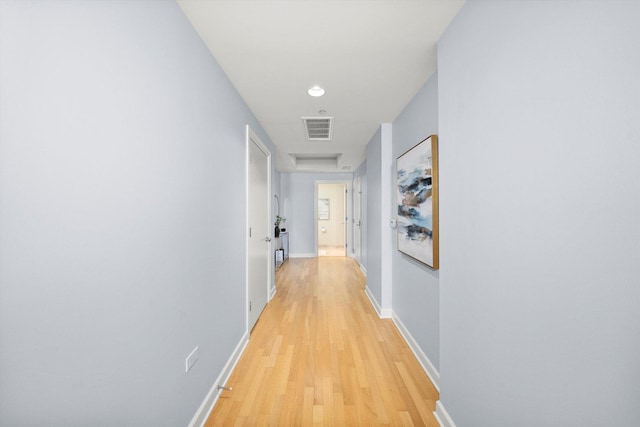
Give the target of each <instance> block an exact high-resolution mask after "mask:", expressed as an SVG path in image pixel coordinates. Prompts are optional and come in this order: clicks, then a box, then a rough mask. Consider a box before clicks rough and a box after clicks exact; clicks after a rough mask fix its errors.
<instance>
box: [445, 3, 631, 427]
mask: <svg viewBox="0 0 640 427" xmlns="http://www.w3.org/2000/svg"><path fill="white" fill-rule="evenodd" d="M638 17H640V3H638V2H631V1H589V2H575V1H554V2H543V1H518V2H505V1H482V2H467V3H466V5H465V6H464V7H463V9H462V10H461V12H460V13H459V14H458V16H457V17H456V19H455V20H454V22H453V23H452V24H451V26H450V27H449V28H448V30H447V31H446V32H445V34H444V36H443V37H442V39H441V41H440V43H439V46H438V64H439V71H438V84H439V87H438V92H439V116H440V123H439V127H440V129H439V132H440V139H441V144H440V172H441V175H440V176H441V192H440V201H441V205H440V213H441V215H440V220H441V231H442V233H441V236H442V238H441V259H440V261H441V266H442V268H441V270H440V299H441V307H440V314H441V334H440V337H441V340H440V375H441V402H442V403H443V405H444V407H445V408H446V409H447V411H448V412H449V414H450V415H451V417H452V418H453V421H454V422H455V423H456V425H458V426H460V427H465V426H495V427H501V426H504V427H510V426H516V425H517V426H519V427H534V426H535V427H538V426H542V425H545V426H551V425H553V426H587V425H588V426H596V425H611V426H613V425H615V426H625V427H632V426H638V425H640V406H639V405H638V399H639V396H640V369H639V368H638V360H639V358H640V339H639V338H640V287H639V286H638V277H640V262H638V254H640V225H639V224H640V223H639V222H638V218H640V179H638V159H639V158H640V145H639V144H638V141H640V120H638V111H640V84H639V80H638V76H640V55H638V40H640V26H638Z"/></svg>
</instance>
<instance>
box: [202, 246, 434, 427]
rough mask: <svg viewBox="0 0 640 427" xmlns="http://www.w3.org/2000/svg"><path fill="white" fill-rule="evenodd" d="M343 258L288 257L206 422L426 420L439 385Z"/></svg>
mask: <svg viewBox="0 0 640 427" xmlns="http://www.w3.org/2000/svg"><path fill="white" fill-rule="evenodd" d="M364 284H365V279H364V277H363V275H362V273H361V272H360V269H359V268H358V266H357V264H356V263H355V262H354V261H353V259H351V258H340V257H336V258H306V259H304V258H295V259H290V260H289V261H288V262H286V263H285V264H284V265H283V266H282V268H281V269H280V270H279V271H278V273H277V277H276V286H277V293H276V296H275V297H274V298H273V300H272V301H271V302H270V303H269V304H268V305H267V307H266V308H265V310H264V312H263V313H262V316H261V317H260V319H259V320H258V323H257V324H256V326H255V328H254V329H253V331H252V333H251V338H250V340H249V344H248V345H247V348H246V349H245V351H244V353H243V355H242V357H241V358H240V360H239V361H238V364H237V365H236V368H235V370H234V371H233V373H232V374H231V377H230V379H229V382H228V383H227V385H228V386H230V387H233V391H231V392H228V391H224V392H222V394H221V395H220V398H219V400H218V402H217V404H216V406H215V408H214V409H213V411H212V413H211V416H210V417H209V420H208V421H207V424H206V426H218V425H225V426H231V425H234V426H245V425H246V426H249V425H252V426H253V425H272V426H313V425H335V426H373V425H401V426H412V425H416V426H432V427H437V426H438V423H437V422H436V420H435V418H434V416H433V414H432V411H433V410H434V409H435V402H436V401H437V400H438V392H437V391H436V390H435V388H434V387H433V385H432V384H431V383H430V382H429V379H428V377H427V376H426V374H425V373H424V371H423V370H422V368H421V366H420V364H419V363H418V361H417V360H416V358H415V356H414V355H413V353H412V352H411V350H410V349H409V348H408V346H407V345H406V343H405V342H404V340H403V339H402V337H401V336H400V333H399V332H398V330H397V329H396V327H395V325H394V324H393V322H392V321H391V320H389V319H380V318H379V317H378V316H377V314H376V313H375V311H374V310H373V308H372V307H371V304H370V302H369V300H368V299H367V297H366V295H365V293H364Z"/></svg>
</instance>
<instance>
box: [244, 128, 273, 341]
mask: <svg viewBox="0 0 640 427" xmlns="http://www.w3.org/2000/svg"><path fill="white" fill-rule="evenodd" d="M252 141H253V143H255V144H256V146H257V147H258V148H259V149H260V150H262V151H263V152H264V153H265V154H266V156H267V189H268V190H267V191H268V194H267V208H266V212H265V216H266V218H267V221H268V223H269V224H270V223H271V197H272V196H271V193H272V191H271V150H269V148H267V146H266V145H264V143H263V142H262V140H261V139H260V137H258V135H256V133H255V132H254V131H253V130H252V129H251V127H250V126H249V125H246V132H245V228H244V230H245V273H244V274H245V329H246V332H247V334H249V333H250V332H251V330H250V327H249V259H250V257H249V208H250V205H249V202H250V200H249V166H250V165H249V161H250V145H249V144H251V143H252ZM267 232H268V233H269V236H271V228H270V227H269V226H267ZM273 256H274V254H273V239H272V240H271V241H270V242H269V245H268V252H267V263H268V266H267V289H266V293H267V304H269V301H271V298H272V296H273V293H272V292H271V288H272V287H273V271H274V266H273Z"/></svg>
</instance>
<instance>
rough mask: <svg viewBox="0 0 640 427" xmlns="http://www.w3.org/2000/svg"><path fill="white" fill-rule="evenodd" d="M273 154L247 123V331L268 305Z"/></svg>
mask: <svg viewBox="0 0 640 427" xmlns="http://www.w3.org/2000/svg"><path fill="white" fill-rule="evenodd" d="M270 218H271V153H270V152H269V150H268V149H267V147H266V146H265V145H264V144H263V143H262V141H260V139H259V138H258V137H257V136H256V134H255V133H253V131H252V130H251V129H250V128H249V126H247V307H246V310H247V331H251V330H252V329H253V327H254V325H255V324H256V322H257V321H258V318H259V317H260V314H261V313H262V310H263V309H264V307H265V306H266V305H267V301H268V296H269V287H270V285H271V277H273V273H272V268H273V267H272V266H273V259H272V256H273V251H272V250H271V232H272V228H271V221H270Z"/></svg>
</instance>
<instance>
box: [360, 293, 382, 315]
mask: <svg viewBox="0 0 640 427" xmlns="http://www.w3.org/2000/svg"><path fill="white" fill-rule="evenodd" d="M364 293H365V294H366V295H367V297H368V298H369V301H370V302H371V305H372V306H373V309H374V310H375V311H376V313H378V317H380V312H381V311H382V308H380V304H378V301H376V299H375V297H374V296H373V294H372V293H371V291H370V290H369V287H368V286H365V288H364Z"/></svg>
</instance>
